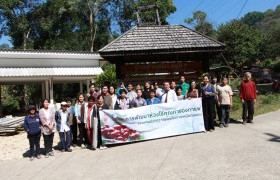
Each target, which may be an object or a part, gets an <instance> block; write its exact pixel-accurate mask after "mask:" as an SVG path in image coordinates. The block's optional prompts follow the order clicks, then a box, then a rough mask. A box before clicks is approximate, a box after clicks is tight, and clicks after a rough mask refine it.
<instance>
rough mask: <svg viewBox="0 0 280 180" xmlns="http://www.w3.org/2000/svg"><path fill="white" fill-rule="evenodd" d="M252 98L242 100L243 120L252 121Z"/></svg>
mask: <svg viewBox="0 0 280 180" xmlns="http://www.w3.org/2000/svg"><path fill="white" fill-rule="evenodd" d="M254 104H255V103H254V100H244V103H243V113H242V119H243V121H249V122H250V121H252V120H253V116H254Z"/></svg>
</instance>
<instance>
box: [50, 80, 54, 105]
mask: <svg viewBox="0 0 280 180" xmlns="http://www.w3.org/2000/svg"><path fill="white" fill-rule="evenodd" d="M49 83H50V103H51V104H53V103H54V99H53V79H52V78H51V79H49Z"/></svg>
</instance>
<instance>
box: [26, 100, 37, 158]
mask: <svg viewBox="0 0 280 180" xmlns="http://www.w3.org/2000/svg"><path fill="white" fill-rule="evenodd" d="M23 127H24V130H25V131H26V132H27V138H28V140H29V147H30V149H29V151H30V161H33V160H34V158H35V157H36V158H37V159H40V158H41V156H40V138H41V121H40V117H39V115H38V114H36V108H35V106H33V105H31V106H29V107H28V115H27V116H26V117H25V118H24V125H23ZM34 147H35V151H34Z"/></svg>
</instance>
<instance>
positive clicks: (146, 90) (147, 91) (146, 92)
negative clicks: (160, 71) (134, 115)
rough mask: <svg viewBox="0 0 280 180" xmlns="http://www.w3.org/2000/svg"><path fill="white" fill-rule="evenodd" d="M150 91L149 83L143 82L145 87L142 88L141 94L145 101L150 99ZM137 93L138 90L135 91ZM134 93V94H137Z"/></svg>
mask: <svg viewBox="0 0 280 180" xmlns="http://www.w3.org/2000/svg"><path fill="white" fill-rule="evenodd" d="M150 90H151V83H150V82H149V81H146V82H145V86H144V91H141V92H142V94H143V95H142V97H143V98H144V99H145V100H146V99H149V97H150ZM137 91H138V90H137ZM137 91H136V93H137Z"/></svg>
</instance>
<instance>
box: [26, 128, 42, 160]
mask: <svg viewBox="0 0 280 180" xmlns="http://www.w3.org/2000/svg"><path fill="white" fill-rule="evenodd" d="M40 138H41V133H39V134H35V135H28V139H29V145H30V148H29V150H30V157H33V156H38V155H40ZM34 147H35V149H36V151H35V150H34ZM35 152H36V153H35Z"/></svg>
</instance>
